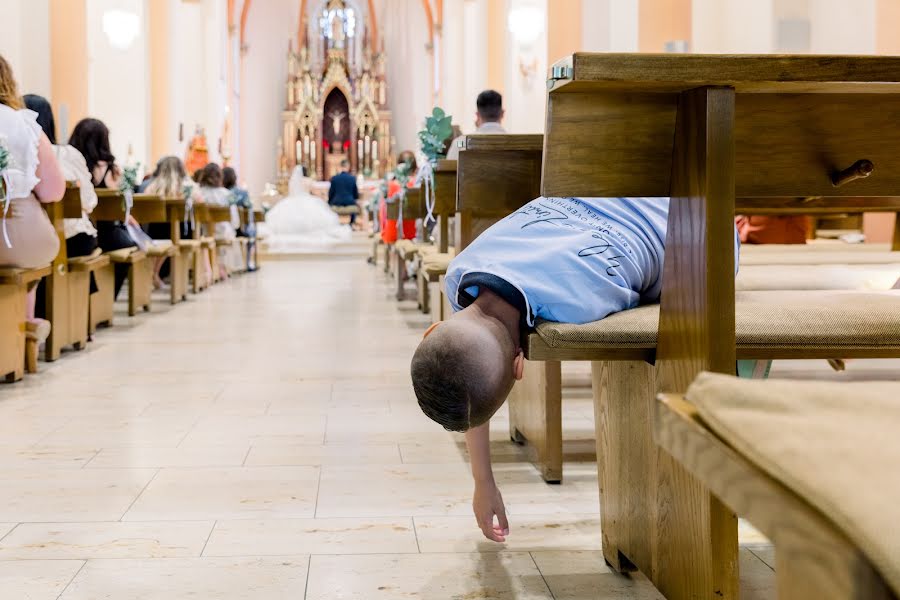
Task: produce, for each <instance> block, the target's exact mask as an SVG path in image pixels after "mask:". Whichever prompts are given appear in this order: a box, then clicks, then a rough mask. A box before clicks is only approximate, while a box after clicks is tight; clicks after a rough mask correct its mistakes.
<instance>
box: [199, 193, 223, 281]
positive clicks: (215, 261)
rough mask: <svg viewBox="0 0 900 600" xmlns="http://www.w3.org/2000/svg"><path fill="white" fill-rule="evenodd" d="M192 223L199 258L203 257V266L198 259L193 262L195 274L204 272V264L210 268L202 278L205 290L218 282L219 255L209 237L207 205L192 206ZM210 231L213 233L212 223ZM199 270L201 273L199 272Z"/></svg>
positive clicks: (213, 237) (214, 241)
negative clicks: (197, 244)
mask: <svg viewBox="0 0 900 600" xmlns="http://www.w3.org/2000/svg"><path fill="white" fill-rule="evenodd" d="M194 221H195V226H194V239H195V240H198V241H199V242H200V251H201V256H205V260H204V264H199V263H198V260H199V259H197V260H195V262H194V270H195V273H196V272H204V271H205V269H206V266H205V264H209V267H210V273H209V277H208V278H205V277H204V281H206V285H204V286H203V288H204V289H205V288H207V287H209V286H210V285H212V284H214V283H216V282H217V281H219V253H218V252H217V251H216V238H215V236H214V235H209V231H210V223H211V217H210V215H209V206H208V205H207V204H205V203H198V204H195V205H194ZM212 231H213V233H215V224H214V223H213V224H212ZM200 269H202V270H203V271H200ZM195 285H196V284H195Z"/></svg>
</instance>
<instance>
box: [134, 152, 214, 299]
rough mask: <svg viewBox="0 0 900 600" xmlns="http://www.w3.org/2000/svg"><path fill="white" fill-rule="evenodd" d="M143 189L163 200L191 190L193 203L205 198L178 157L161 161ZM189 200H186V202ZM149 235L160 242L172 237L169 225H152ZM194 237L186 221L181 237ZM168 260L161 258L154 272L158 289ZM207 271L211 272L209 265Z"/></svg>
mask: <svg viewBox="0 0 900 600" xmlns="http://www.w3.org/2000/svg"><path fill="white" fill-rule="evenodd" d="M143 187H144V189H143V191H144V193H146V194H152V195H154V196H160V197H162V198H180V197H181V196H182V195H183V194H184V193H185V191H186V190H187V189H190V194H191V197H190V200H191V202H194V203H197V202H203V197H202V196H201V195H200V190H199V189H198V188H199V186H197V185H196V184H195V183H194V182H193V180H191V178H190V177H188V175H187V170H186V169H185V168H184V163H183V162H181V159H180V158H178V157H177V156H166V157H163V158H161V159H159V162H157V163H156V170H155V171H153V176H152V177H151V178H150V180H149V181H148V182H147V183H146V185H145V186H143ZM187 199H188V198H185V200H187ZM147 233H149V234H150V237H152V238H154V239H159V240H163V239H169V237H170V236H171V232H170V231H169V225H168V224H167V223H151V224H150V225H149V226H148V228H147ZM192 235H193V229H192V226H191V223H190V222H189V220H186V222H185V223H184V224H182V227H181V236H182V237H183V238H185V239H189V238H191V237H192ZM166 260H167V259H166V258H164V257H161V258H158V259H157V261H156V265H155V270H154V272H153V283H154V285H155V286H156V287H157V288H159V287H162V285H163V281H162V277H161V275H160V270H161V269H162V266H163V263H165V262H166ZM207 262H208V261H207ZM206 270H207V271H209V270H210V269H209V266H208V265H207V269H206ZM207 275H208V273H207Z"/></svg>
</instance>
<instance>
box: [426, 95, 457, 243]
mask: <svg viewBox="0 0 900 600" xmlns="http://www.w3.org/2000/svg"><path fill="white" fill-rule="evenodd" d="M452 135H453V117H451V116H449V115H447V114H446V113H445V112H444V110H443V109H442V108H440V107H439V106H435V107H434V110H433V111H432V112H431V116H430V117H426V119H425V129H423V130H422V131H420V132H419V142H420V144H421V150H422V154H424V155H425V158H426V159H427V161H426V162H425V164H423V165H422V167H421V168H420V169H419V176H418V183H419V184H420V185H424V186H425V207H426V209H427V210H428V214H427V216H426V217H425V226H426V227H427V226H428V225H429V223H435V222H437V219H435V218H434V204H435V195H434V168H435V167H436V166H437V162H438V161H439V160H440V159H442V158H444V157H445V156H446V154H445V153H444V147H445V145H446V141H447V138H449V137H451V136H452Z"/></svg>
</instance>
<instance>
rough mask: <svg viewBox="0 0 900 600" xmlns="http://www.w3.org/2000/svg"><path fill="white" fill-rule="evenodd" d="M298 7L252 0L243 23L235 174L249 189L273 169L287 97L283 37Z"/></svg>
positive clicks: (259, 187) (292, 27)
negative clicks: (237, 172)
mask: <svg viewBox="0 0 900 600" xmlns="http://www.w3.org/2000/svg"><path fill="white" fill-rule="evenodd" d="M299 11H300V3H299V2H297V1H296V0H265V2H260V1H258V0H257V1H256V2H254V3H253V8H252V10H251V11H250V17H249V20H248V22H247V37H246V44H247V46H248V50H247V52H246V54H245V55H244V60H243V67H242V69H243V71H242V73H241V77H242V79H243V82H242V96H241V107H240V122H241V130H242V132H243V136H242V137H241V141H240V144H241V165H240V167H241V169H240V176H241V179H242V180H243V181H245V182H246V184H247V187H248V189H249V190H250V193H251V194H259V193H261V192H262V191H263V188H264V186H265V184H266V183H267V182H273V183H274V181H275V176H276V174H277V167H278V155H277V146H276V145H277V143H278V139H279V137H280V135H281V113H282V111H283V110H284V107H285V104H286V101H287V93H286V92H285V82H286V77H287V51H288V40H290V39H293V38H294V37H295V36H296V31H297V23H298V19H299V18H300V14H299ZM239 20H240V19H239V18H238V21H239Z"/></svg>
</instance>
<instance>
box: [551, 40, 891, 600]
mask: <svg viewBox="0 0 900 600" xmlns="http://www.w3.org/2000/svg"><path fill="white" fill-rule="evenodd" d="M898 84H900V59H896V58H883V57H820V56H798V57H790V56H701V55H679V56H675V55H671V56H670V55H617V54H604V55H588V54H576V55H574V56H573V57H572V58H570V59H567V60H565V61H562V62H561V63H558V64H557V65H555V66H554V68H553V81H552V82H551V86H550V87H551V90H550V96H549V102H548V115H547V124H548V125H547V132H546V137H545V151H544V166H543V169H544V171H543V181H542V190H543V193H544V195H545V196H554V197H569V196H599V197H611V198H615V197H640V196H649V197H670V198H671V202H670V207H669V225H668V231H667V239H666V256H665V266H664V270H663V273H664V275H663V290H662V296H661V305H660V309H659V318H658V332H659V333H658V342H657V345H656V354H655V360H656V366H655V367H654V369H655V371H654V372H650V371H649V367H646V366H644V365H646V363H644V362H639V361H636V362H634V363H630V364H631V365H632V367H633V369H634V370H635V372H633V373H628V374H627V377H623V376H622V372H621V371H620V372H618V373H612V374H610V373H609V371H608V369H607V370H606V371H604V369H602V368H598V369H596V370H595V383H596V384H597V385H596V389H595V405H596V407H597V409H598V410H597V411H596V413H597V415H596V419H597V424H598V432H597V434H598V444H602V447H603V448H604V453H603V460H604V461H613V462H615V464H617V465H618V464H620V463H621V462H623V461H627V460H633V461H637V462H635V463H632V464H641V465H644V466H643V467H641V468H638V469H637V470H630V471H629V472H628V473H624V474H623V473H620V472H618V471H616V472H610V470H609V469H601V477H602V479H601V494H602V496H601V498H602V501H601V509H602V521H603V524H602V529H603V549H604V550H603V551H604V556H605V557H606V558H607V560H608V561H609V562H610V563H611V564H612V565H613V567H615V568H616V569H619V570H628V569H630V568H634V567H637V568H638V569H640V570H641V571H642V572H644V573H645V574H646V575H647V576H648V578H650V580H651V581H653V583H654V585H656V587H657V588H658V589H659V590H660V591H661V592H662V593H663V594H664V595H665V596H666V597H668V598H672V599H680V598H736V597H737V594H738V588H737V564H738V560H737V521H736V519H735V516H734V514H733V513H732V512H731V511H730V510H728V508H727V507H726V506H724V505H723V504H722V503H721V502H720V501H719V500H718V499H717V498H716V497H715V496H714V495H712V494H711V493H710V491H709V490H708V489H706V488H705V487H704V486H703V484H702V483H701V482H699V481H698V480H697V479H696V478H695V477H693V476H692V475H691V474H690V473H689V472H688V471H686V470H685V469H684V468H683V467H682V466H680V465H679V464H678V463H677V462H676V461H674V460H673V459H672V457H671V456H669V455H668V454H666V453H664V452H660V451H659V450H658V449H657V448H656V447H654V446H653V443H652V441H651V440H652V436H651V433H652V432H651V431H650V429H651V428H650V427H649V422H650V419H649V410H648V408H647V407H648V406H649V405H651V403H652V399H653V397H654V395H655V392H656V391H661V392H676V393H678V392H683V391H684V390H686V389H687V386H688V385H689V383H690V381H691V380H693V378H694V376H695V375H696V374H697V373H698V372H700V371H701V370H709V371H714V372H719V373H734V370H735V365H736V360H737V358H738V357H741V356H743V355H744V350H743V349H742V347H741V346H740V344H739V341H744V340H743V337H742V338H741V339H740V340H739V339H738V331H739V330H738V329H737V327H738V326H737V325H736V315H737V321H738V322H740V319H741V318H742V317H741V314H742V312H744V309H743V308H742V303H741V302H736V296H735V291H734V289H735V288H734V264H735V262H734V258H735V257H734V223H733V219H734V215H735V212H736V209H737V212H739V213H742V214H746V210H744V209H746V208H747V206H746V205H745V204H741V203H740V202H736V199H739V198H752V199H756V200H759V199H762V200H759V203H758V204H757V206H756V208H759V209H760V210H765V211H769V212H771V211H772V210H773V209H777V210H782V209H790V211H788V210H784V212H800V213H802V212H803V211H804V210H805V209H808V208H809V203H805V202H804V201H803V200H802V199H803V198H808V197H813V196H831V197H833V198H835V201H832V202H831V203H830V204H829V207H830V208H832V209H833V210H836V211H846V210H848V209H849V208H852V209H853V210H857V211H859V212H868V211H892V212H897V210H898V208H900V203H898V202H897V200H896V198H892V197H891V196H894V195H895V194H896V192H897V189H898V188H900V134H898V133H897V132H896V131H895V130H894V129H893V128H892V127H891V125H890V123H891V122H893V120H894V115H895V114H896V113H897V112H898V111H900V85H898ZM862 114H865V115H866V117H867V118H866V122H862V121H860V119H859V116H860V115H862ZM760 132H767V135H760ZM865 161H870V162H871V163H872V164H874V165H875V170H874V174H872V176H871V177H865V176H863V177H860V176H859V174H860V172H861V170H862V169H861V168H860V165H861V164H863V163H864V162H865ZM868 171H869V174H871V173H872V171H871V169H868ZM784 198H789V199H791V200H789V201H788V202H787V204H786V203H785V202H783V199H784ZM793 198H798V199H799V200H793ZM845 198H850V199H851V200H845ZM772 199H775V200H772ZM748 293H749V292H748ZM759 293H762V292H759ZM830 294H833V292H823V293H821V294H819V293H817V294H811V293H809V292H802V295H803V297H804V301H805V302H806V304H807V305H808V306H814V307H816V310H817V311H819V314H820V316H821V318H820V319H819V320H818V323H819V325H818V326H813V327H809V324H808V322H806V324H807V330H805V331H804V330H802V326H803V324H804V321H800V320H797V321H795V322H793V323H792V322H790V321H788V320H785V323H784V324H785V327H784V330H783V331H782V330H779V331H780V333H781V334H782V335H781V337H779V338H777V339H765V338H763V340H762V343H763V344H765V345H762V344H760V345H754V346H753V347H752V353H751V354H750V357H751V358H757V357H760V358H764V359H771V358H788V357H790V358H813V357H824V356H826V355H828V354H832V355H833V354H835V353H837V354H841V355H845V356H848V357H851V356H853V357H873V356H874V357H896V356H900V335H897V333H896V329H895V325H896V323H895V318H894V317H892V316H891V315H895V314H896V313H897V312H898V309H900V296H897V292H894V293H890V292H884V293H882V294H879V295H878V296H879V298H880V299H879V300H878V301H877V302H878V303H879V304H878V306H879V307H880V310H878V311H876V310H874V309H873V307H874V306H875V305H874V304H873V305H870V306H869V308H870V310H869V312H868V313H866V314H862V315H858V316H859V317H860V318H859V320H857V321H854V322H853V325H854V331H856V332H858V335H860V336H862V337H857V338H854V337H844V338H842V339H832V338H830V337H829V335H830V333H829V329H828V327H827V326H823V325H822V324H823V323H824V324H826V325H828V324H841V323H846V322H847V321H846V319H848V318H849V317H848V316H847V315H848V310H847V308H848V306H851V305H866V304H867V303H869V302H870V301H871V302H876V301H873V300H872V298H871V296H872V294H871V293H865V292H858V293H856V294H857V295H856V296H855V297H851V296H852V295H853V293H847V295H846V296H845V297H843V298H842V300H841V302H836V303H833V304H829V302H828V296H829V295H830ZM742 296H743V293H742V294H740V295H738V296H737V298H739V299H740V298H741V297H742ZM817 298H818V299H817ZM882 302H883V303H884V306H882V305H881V304H880V303H882ZM766 308H767V311H766V312H764V313H762V314H759V315H757V316H758V318H756V319H755V321H756V324H757V326H756V330H758V331H763V332H765V331H767V330H773V329H774V328H773V326H772V325H771V323H772V322H773V321H777V320H779V319H780V318H781V316H783V315H784V314H785V313H783V312H782V311H781V310H775V308H777V307H775V306H772V305H767V307H766ZM788 312H789V311H788ZM884 323H887V325H888V327H887V328H886V329H882V325H883V324H884ZM838 328H839V327H838ZM859 332H863V333H859ZM865 332H874V334H873V335H872V336H871V337H869V338H866V337H865ZM817 334H820V335H819V336H818V337H817ZM831 342H840V343H839V344H835V345H834V346H829V344H830V343H831ZM605 364H608V365H621V364H624V363H623V361H618V362H609V363H605ZM610 368H615V367H610ZM632 410H634V411H638V414H637V416H634V415H633V414H632V413H631V412H630V411H632ZM640 413H643V415H644V417H646V420H645V422H644V423H640V422H639V419H640ZM616 448H619V449H624V450H623V451H620V452H619V453H618V454H617V453H616ZM617 468H618V467H617ZM620 475H621V477H619V476H620ZM626 489H627V491H623V490H626Z"/></svg>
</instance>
